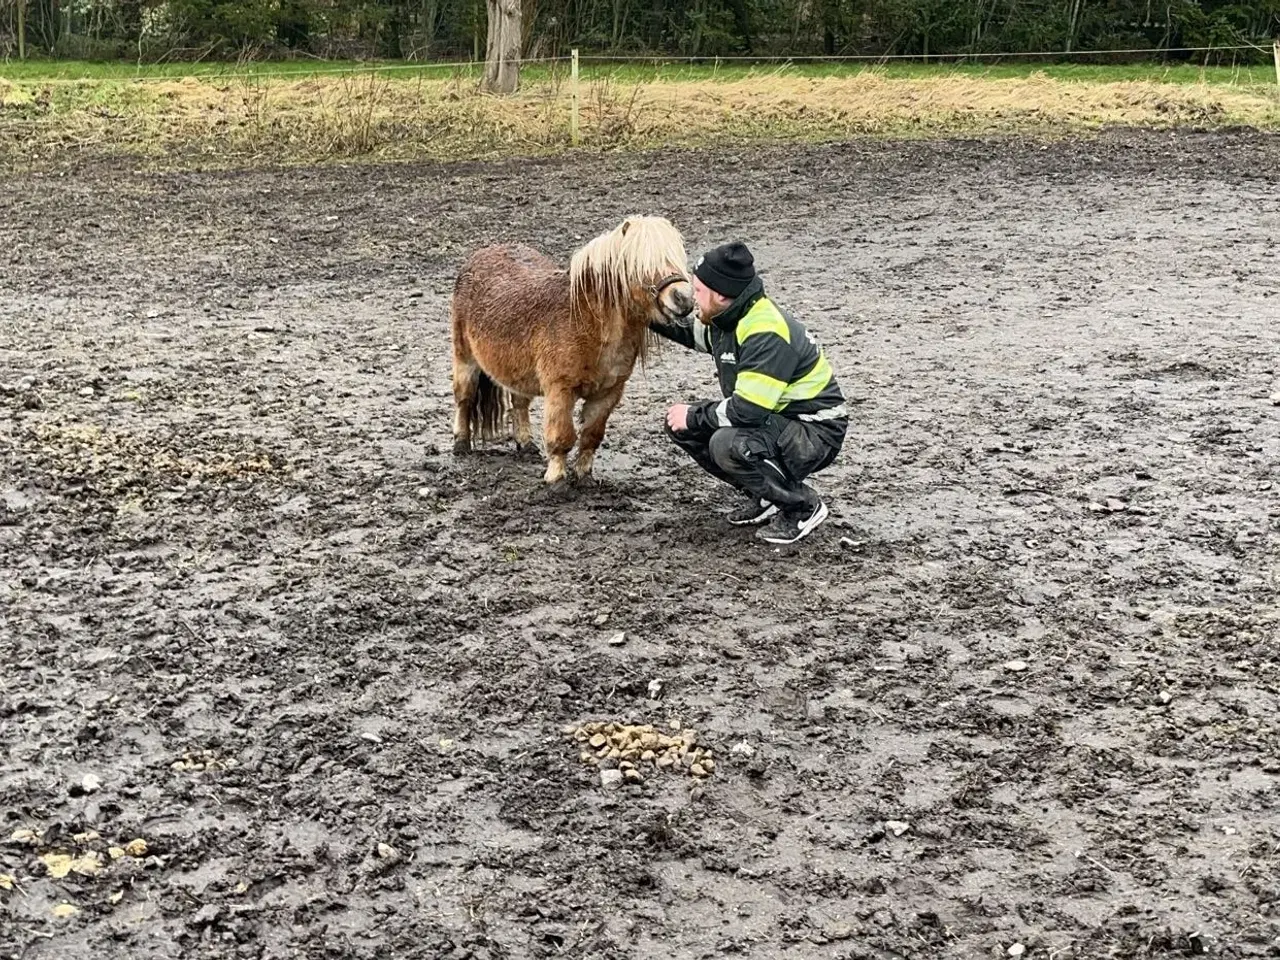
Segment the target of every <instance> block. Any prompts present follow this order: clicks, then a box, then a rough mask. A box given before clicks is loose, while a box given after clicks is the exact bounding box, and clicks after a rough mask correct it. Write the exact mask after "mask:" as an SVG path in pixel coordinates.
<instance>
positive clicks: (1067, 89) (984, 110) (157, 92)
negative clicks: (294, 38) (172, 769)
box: [0, 72, 1280, 166]
mask: <svg viewBox="0 0 1280 960" xmlns="http://www.w3.org/2000/svg"><path fill="white" fill-rule="evenodd" d="M569 111H570V99H569V96H568V90H567V89H566V87H565V86H564V85H563V83H561V82H559V81H543V82H540V83H537V84H531V85H529V86H527V87H526V88H525V90H523V91H522V92H521V93H520V94H519V95H517V96H515V97H512V98H509V99H498V98H494V97H489V96H485V95H482V94H479V93H477V92H476V91H475V90H474V88H473V86H472V84H471V82H470V81H464V80H462V79H461V78H455V79H453V80H421V79H415V80H404V79H394V78H389V77H386V76H378V75H364V76H343V77H313V78H309V79H302V80H293V79H260V78H259V79H248V80H233V81H227V80H196V79H187V80H174V81H156V82H138V83H131V82H127V81H113V80H88V81H80V82H74V83H42V82H38V81H33V82H30V83H27V82H23V83H17V84H14V83H11V82H4V83H3V85H0V162H4V163H7V164H10V165H13V164H22V165H25V164H29V163H35V164H40V165H43V164H49V163H59V162H63V161H69V160H75V159H76V158H77V157H84V156H103V155H107V156H111V155H126V156H134V157H138V158H146V159H149V160H151V161H153V162H155V163H157V164H159V165H163V166H174V165H187V164H191V163H198V164H203V165H210V164H211V165H230V164H244V163H251V164H252V163H299V162H315V161H322V160H326V159H342V160H350V159H355V158H369V159H380V160H393V159H411V158H413V159H439V160H448V159H472V158H476V159H479V158H495V157H501V156H510V155H530V154H545V153H551V152H556V151H559V150H563V149H566V148H568V147H569ZM1115 125H1123V126H1139V127H1174V126H1195V127H1205V128H1211V127H1215V126H1235V125H1246V126H1255V127H1260V128H1265V129H1277V128H1280V97H1277V96H1276V94H1275V92H1274V90H1273V89H1268V88H1266V87H1247V86H1246V87H1235V86H1226V85H1220V84H1219V85H1210V84H1172V83H1158V82H1148V81H1124V82H1080V81H1063V80H1055V79H1051V78H1049V77H1047V76H1045V75H1043V74H1034V73H1033V74H1030V75H1028V76H1026V77H1022V78H1008V79H991V78H980V77H969V76H963V75H954V74H953V75H940V76H937V77H924V78H910V79H903V78H889V77H885V76H881V75H878V74H876V73H874V72H864V73H859V74H856V75H854V76H849V77H796V76H788V75H786V74H785V73H781V72H780V73H779V74H777V75H773V76H764V77H754V78H750V79H737V80H732V81H727V82H718V81H714V80H705V79H700V80H684V81H677V82H654V83H625V82H621V83H620V82H615V81H598V82H593V83H589V84H584V85H583V88H582V90H581V121H580V129H581V136H582V140H581V147H582V148H584V149H596V150H600V149H619V148H645V147H655V146H663V145H666V146H672V145H681V146H696V145H699V144H705V143H708V142H712V141H716V140H724V139H732V140H738V141H741V140H743V139H777V138H787V139H796V138H798V139H808V140H812V139H827V138H839V137H849V136H859V135H872V136H913V135H915V136H923V135H934V136H936V135H944V136H945V135H951V134H966V135H972V134H999V133H1034V134H1058V133H1068V132H1075V131H1081V130H1094V129H1100V128H1103V127H1107V126H1115Z"/></svg>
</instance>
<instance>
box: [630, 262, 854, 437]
mask: <svg viewBox="0 0 1280 960" xmlns="http://www.w3.org/2000/svg"><path fill="white" fill-rule="evenodd" d="M650 329H651V330H652V331H653V332H654V333H657V334H659V335H661V336H664V337H666V338H667V339H668V340H674V341H675V342H676V343H679V344H683V345H684V346H686V347H690V348H692V349H694V350H700V351H702V352H703V353H709V354H711V356H712V357H713V358H714V359H715V363H716V372H717V374H719V377H720V390H721V393H722V394H723V395H724V397H725V399H724V400H721V401H720V402H719V403H717V402H715V401H714V400H712V401H706V402H703V403H695V404H693V405H691V406H690V408H689V421H688V430H689V432H691V433H697V434H709V433H712V432H714V431H715V430H717V429H718V428H720V427H758V426H762V425H763V424H764V423H765V421H766V420H767V419H768V418H769V416H770V415H772V414H777V415H780V416H783V417H791V418H794V419H797V420H807V421H820V420H835V419H839V418H842V417H847V416H848V413H849V412H848V408H847V407H846V406H845V401H844V394H843V393H842V392H841V390H840V385H839V384H838V383H837V382H836V377H835V373H834V372H833V371H832V369H831V364H830V363H829V362H828V361H827V357H826V354H825V353H823V351H822V348H821V347H820V346H819V345H818V344H816V343H815V342H814V341H813V339H812V338H811V337H810V336H809V332H808V331H807V330H806V329H805V328H804V327H803V326H802V325H801V324H799V323H798V322H797V321H795V320H794V319H792V318H791V317H790V316H788V315H787V314H785V313H783V312H782V311H781V310H779V309H778V307H777V306H775V305H774V303H773V302H772V301H771V300H770V299H769V298H768V297H766V296H765V295H764V284H763V282H762V281H761V279H760V278H759V277H756V278H755V279H754V280H752V281H751V285H750V286H748V287H747V289H746V290H744V291H742V293H741V295H740V296H738V298H737V299H735V300H734V301H733V303H731V304H730V305H729V306H728V307H727V308H726V309H725V311H724V312H723V313H721V314H720V315H718V316H717V317H715V319H713V320H712V321H711V323H710V325H708V324H705V323H703V322H702V321H701V320H700V319H698V318H696V317H694V318H691V320H690V321H688V325H687V326H686V325H685V324H680V325H674V324H661V323H653V324H651V325H650Z"/></svg>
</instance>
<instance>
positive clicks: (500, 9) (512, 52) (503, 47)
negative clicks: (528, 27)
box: [484, 0, 521, 94]
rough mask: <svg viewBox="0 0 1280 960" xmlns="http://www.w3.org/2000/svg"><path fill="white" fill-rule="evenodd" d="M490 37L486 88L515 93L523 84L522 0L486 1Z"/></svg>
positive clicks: (497, 91) (485, 65)
mask: <svg viewBox="0 0 1280 960" xmlns="http://www.w3.org/2000/svg"><path fill="white" fill-rule="evenodd" d="M486 5H487V7H488V10H489V38H488V43H487V45H486V47H485V53H484V88H485V89H486V90H488V91H489V92H490V93H500V94H507V93H515V92H516V89H517V88H518V87H519V86H520V35H521V34H520V0H486Z"/></svg>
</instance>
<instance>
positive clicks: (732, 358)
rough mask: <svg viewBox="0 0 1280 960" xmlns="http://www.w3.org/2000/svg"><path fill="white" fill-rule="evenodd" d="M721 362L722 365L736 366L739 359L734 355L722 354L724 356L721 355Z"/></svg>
mask: <svg viewBox="0 0 1280 960" xmlns="http://www.w3.org/2000/svg"><path fill="white" fill-rule="evenodd" d="M720 361H721V362H722V363H734V364H736V363H737V362H738V358H737V357H735V356H734V355H733V354H732V353H722V354H720Z"/></svg>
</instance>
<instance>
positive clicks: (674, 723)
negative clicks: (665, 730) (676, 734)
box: [667, 720, 680, 730]
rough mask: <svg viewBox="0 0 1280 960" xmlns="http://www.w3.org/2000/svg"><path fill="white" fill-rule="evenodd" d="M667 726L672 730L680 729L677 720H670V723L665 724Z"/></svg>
mask: <svg viewBox="0 0 1280 960" xmlns="http://www.w3.org/2000/svg"><path fill="white" fill-rule="evenodd" d="M667 726H669V727H670V728H671V729H672V730H679V729H680V721H679V720H672V721H670V722H669V723H668V724H667Z"/></svg>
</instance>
